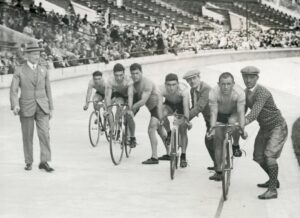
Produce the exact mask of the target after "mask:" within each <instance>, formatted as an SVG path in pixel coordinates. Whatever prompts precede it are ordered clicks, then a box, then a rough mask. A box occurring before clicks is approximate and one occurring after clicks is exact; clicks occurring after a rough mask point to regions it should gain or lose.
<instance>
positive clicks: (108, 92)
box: [105, 86, 112, 107]
mask: <svg viewBox="0 0 300 218" xmlns="http://www.w3.org/2000/svg"><path fill="white" fill-rule="evenodd" d="M111 94H112V88H111V86H106V87H105V104H106V107H108V106H110V105H111Z"/></svg>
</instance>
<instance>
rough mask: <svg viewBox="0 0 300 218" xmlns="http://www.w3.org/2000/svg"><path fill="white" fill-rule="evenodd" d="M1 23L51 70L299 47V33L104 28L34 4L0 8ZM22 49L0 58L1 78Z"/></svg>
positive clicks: (167, 25) (17, 60)
mask: <svg viewBox="0 0 300 218" xmlns="http://www.w3.org/2000/svg"><path fill="white" fill-rule="evenodd" d="M0 24H1V25H4V26H7V27H9V28H11V29H14V30H17V31H19V32H22V33H24V34H26V35H28V36H30V37H32V38H35V39H37V40H38V43H39V46H40V47H42V48H44V51H43V52H42V54H41V56H42V58H43V59H44V60H45V61H46V62H47V63H48V64H49V65H51V66H53V67H55V68H58V67H69V66H77V65H81V64H90V63H98V62H104V63H108V62H110V61H114V60H119V59H125V58H131V57H140V56H149V55H157V54H166V53H174V54H175V55H177V54H178V53H179V52H183V51H186V50H192V51H194V52H195V53H197V52H200V51H201V50H207V49H234V50H241V49H260V48H273V47H280V48H288V47H300V31H281V30H267V31H262V30H258V29H250V30H249V31H248V32H245V31H224V30H223V29H219V30H218V29H215V30H212V31H204V30H197V29H190V30H178V29H177V28H176V27H175V26H174V24H171V23H167V22H166V21H164V22H162V25H160V26H143V27H142V26H137V25H108V26H106V25H104V23H102V22H93V23H91V22H88V19H87V16H85V17H83V18H81V17H80V15H75V13H74V11H73V9H72V6H71V5H70V6H69V8H68V11H67V13H66V15H64V16H63V15H60V14H58V13H55V12H54V11H50V12H47V11H46V10H45V9H44V8H43V6H42V4H41V3H40V4H39V6H36V5H34V3H33V2H32V3H31V4H30V5H29V8H28V9H25V7H24V6H23V4H22V0H18V1H16V2H15V3H13V5H5V6H3V5H2V6H1V9H0ZM25 46H26V45H25V44H23V45H22V46H21V48H20V49H19V51H17V52H16V53H15V54H13V55H12V54H11V55H9V54H8V53H7V52H2V53H0V74H1V73H2V74H3V73H12V72H13V66H14V65H15V64H18V63H20V62H21V61H23V60H22V50H23V49H24V48H25Z"/></svg>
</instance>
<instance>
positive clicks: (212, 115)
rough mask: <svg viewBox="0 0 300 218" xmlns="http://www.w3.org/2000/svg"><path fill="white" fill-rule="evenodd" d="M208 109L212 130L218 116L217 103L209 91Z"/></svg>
mask: <svg viewBox="0 0 300 218" xmlns="http://www.w3.org/2000/svg"><path fill="white" fill-rule="evenodd" d="M209 108H210V127H211V128H213V127H214V126H215V125H216V123H217V116H218V101H217V97H216V96H215V94H214V93H213V91H210V93H209Z"/></svg>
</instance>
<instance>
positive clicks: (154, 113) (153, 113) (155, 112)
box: [149, 106, 159, 119]
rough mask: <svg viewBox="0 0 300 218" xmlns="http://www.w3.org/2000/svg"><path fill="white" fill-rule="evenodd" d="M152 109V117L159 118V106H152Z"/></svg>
mask: <svg viewBox="0 0 300 218" xmlns="http://www.w3.org/2000/svg"><path fill="white" fill-rule="evenodd" d="M149 111H150V114H151V117H155V118H157V119H159V117H158V107H157V106H155V107H154V108H152V109H151V110H149Z"/></svg>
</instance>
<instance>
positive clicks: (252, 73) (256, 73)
mask: <svg viewBox="0 0 300 218" xmlns="http://www.w3.org/2000/svg"><path fill="white" fill-rule="evenodd" d="M258 74H259V73H258V72H242V75H258Z"/></svg>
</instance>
